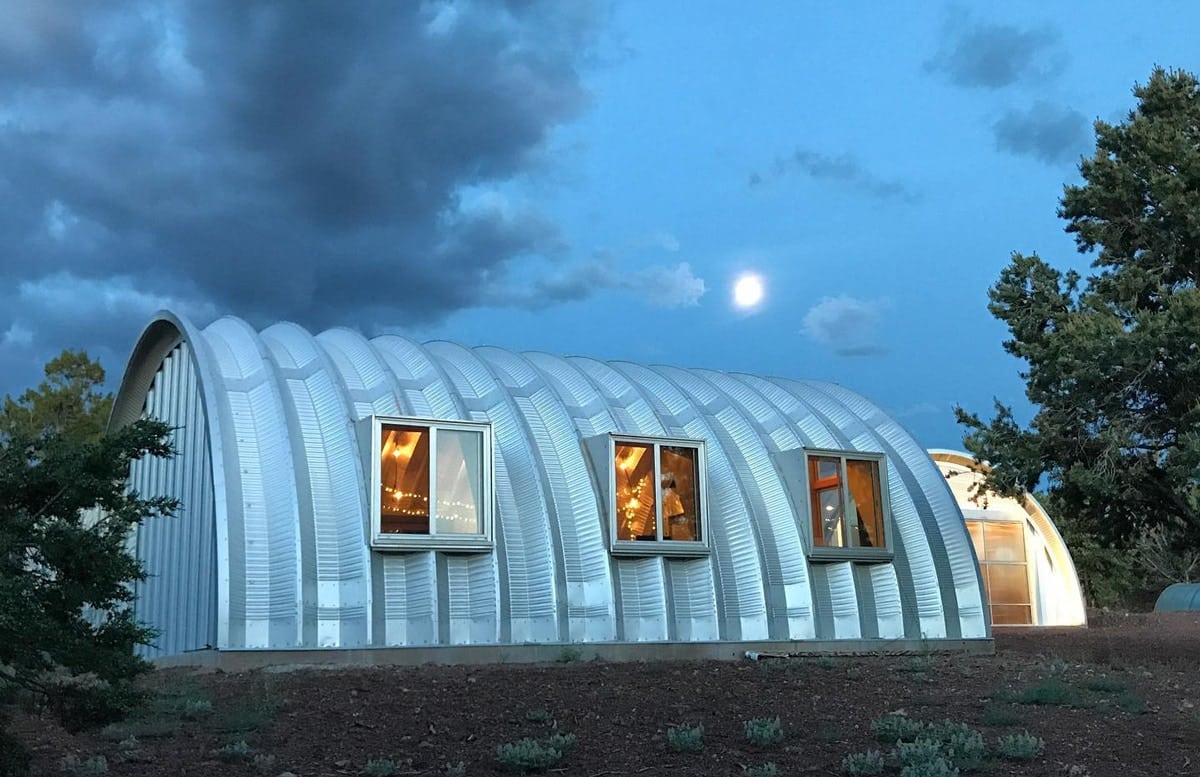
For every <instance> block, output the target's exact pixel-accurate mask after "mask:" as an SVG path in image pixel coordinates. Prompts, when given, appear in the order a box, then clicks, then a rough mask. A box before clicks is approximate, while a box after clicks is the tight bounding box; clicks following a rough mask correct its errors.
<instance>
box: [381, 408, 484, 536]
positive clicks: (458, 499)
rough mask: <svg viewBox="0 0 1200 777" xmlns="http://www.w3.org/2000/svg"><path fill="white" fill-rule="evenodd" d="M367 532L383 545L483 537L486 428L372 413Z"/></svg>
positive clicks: (476, 425)
mask: <svg viewBox="0 0 1200 777" xmlns="http://www.w3.org/2000/svg"><path fill="white" fill-rule="evenodd" d="M374 439H375V440H376V450H377V451H378V453H377V459H376V461H377V467H378V468H377V469H376V470H375V471H376V473H377V477H376V484H377V491H376V496H377V500H378V501H377V502H376V505H377V510H376V513H375V514H376V523H375V531H374V539H375V543H376V544H377V545H382V546H385V547H386V546H390V547H404V546H407V545H412V546H414V547H437V546H443V545H445V546H449V547H456V546H467V545H478V544H479V543H480V540H484V541H487V540H488V539H489V538H490V534H491V532H490V528H491V527H490V525H489V519H490V512H491V511H490V509H489V504H490V499H491V496H490V485H491V483H490V465H491V461H490V456H491V451H490V430H489V429H488V427H487V426H486V425H482V424H468V423H464V422H444V423H431V422H409V421H405V420H400V419H397V420H395V421H391V420H385V419H377V420H376V426H375V434H374Z"/></svg>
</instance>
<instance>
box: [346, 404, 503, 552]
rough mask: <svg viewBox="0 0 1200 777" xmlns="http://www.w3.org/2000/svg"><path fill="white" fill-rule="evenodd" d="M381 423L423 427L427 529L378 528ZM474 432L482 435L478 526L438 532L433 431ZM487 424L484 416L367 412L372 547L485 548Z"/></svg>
mask: <svg viewBox="0 0 1200 777" xmlns="http://www.w3.org/2000/svg"><path fill="white" fill-rule="evenodd" d="M385 426H408V427H417V428H423V429H427V430H428V431H429V503H430V513H429V533H427V534H399V533H393V532H384V531H383V505H382V502H383V497H382V490H383V487H382V486H383V484H382V479H383V466H382V461H381V459H380V455H381V454H380V452H381V451H382V449H383V428H384V427H385ZM439 429H441V430H446V431H459V432H476V433H479V434H481V435H482V438H483V439H482V444H481V446H480V455H481V457H482V459H483V460H482V462H481V463H480V464H481V466H480V479H481V480H482V483H481V484H480V492H479V493H480V497H479V502H480V504H479V511H480V523H481V529H482V531H481V532H480V533H478V534H438V533H437V532H436V527H437V514H436V512H435V510H436V502H437V433H438V430H439ZM492 451H493V431H492V424H491V423H490V422H487V421H460V420H447V419H434V418H416V417H412V416H390V415H386V416H384V415H374V416H371V434H370V449H369V455H370V457H371V466H370V473H371V474H370V481H369V483H368V484H367V488H368V491H369V492H370V500H371V516H370V521H371V526H370V535H371V547H372V548H373V549H375V550H394V551H416V550H441V551H450V552H455V551H457V552H462V553H482V552H487V551H490V550H491V549H492V547H493V546H494V528H495V508H494V504H495V491H494V488H493V484H494V482H495V458H494V456H493V453H492Z"/></svg>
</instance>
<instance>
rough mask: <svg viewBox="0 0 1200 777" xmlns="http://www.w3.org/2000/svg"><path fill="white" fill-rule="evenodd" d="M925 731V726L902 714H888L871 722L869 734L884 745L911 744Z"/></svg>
mask: <svg viewBox="0 0 1200 777" xmlns="http://www.w3.org/2000/svg"><path fill="white" fill-rule="evenodd" d="M924 731H925V724H924V723H922V722H921V721H919V720H913V719H912V718H910V717H908V715H906V714H905V713H904V712H889V713H888V714H886V715H884V716H883V717H882V718H876V719H875V720H872V721H871V733H872V734H874V735H875V739H877V740H879V741H880V742H882V743H883V744H885V745H890V744H894V743H896V742H912V741H913V740H915V739H916V738H917V737H919V736H921V734H922V733H923V732H924Z"/></svg>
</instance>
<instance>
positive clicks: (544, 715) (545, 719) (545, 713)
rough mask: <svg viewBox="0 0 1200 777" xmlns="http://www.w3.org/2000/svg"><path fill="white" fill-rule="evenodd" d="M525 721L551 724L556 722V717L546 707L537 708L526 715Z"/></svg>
mask: <svg viewBox="0 0 1200 777" xmlns="http://www.w3.org/2000/svg"><path fill="white" fill-rule="evenodd" d="M525 720H528V721H529V722H530V723H550V722H551V721H553V720H554V715H553V714H551V712H550V710H548V709H546V708H545V707H535V708H534V709H531V710H529V711H528V712H526V713H525Z"/></svg>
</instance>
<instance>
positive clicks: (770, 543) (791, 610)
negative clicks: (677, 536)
mask: <svg viewBox="0 0 1200 777" xmlns="http://www.w3.org/2000/svg"><path fill="white" fill-rule="evenodd" d="M652 369H653V370H654V371H655V372H657V373H658V374H659V375H662V376H663V378H665V379H666V380H668V381H670V382H671V383H672V384H673V385H674V386H675V387H676V388H677V389H679V390H680V391H681V392H683V393H685V394H687V395H689V396H690V397H691V398H692V401H693V402H694V403H695V406H696V409H697V411H698V412H700V413H701V414H703V415H704V416H706V417H707V418H708V419H710V420H709V425H710V427H711V428H712V429H713V430H714V431H716V433H717V438H718V439H719V440H720V441H721V446H720V447H721V448H722V450H724V451H728V456H729V458H730V462H731V463H732V465H733V468H732V470H733V474H734V477H736V478H737V479H738V482H739V484H740V487H741V490H742V492H743V493H744V494H745V495H746V497H747V500H748V502H749V504H750V506H751V512H750V515H751V518H752V519H753V520H755V521H756V524H757V529H758V530H757V531H756V532H755V537H756V539H757V540H758V542H759V554H760V557H761V558H762V560H763V565H764V568H765V571H766V581H767V585H768V587H769V589H773V591H774V593H775V598H776V602H775V604H774V606H773V608H772V609H774V611H775V613H774V615H773V616H772V618H771V622H772V626H773V628H772V631H773V634H772V636H773V637H774V638H776V639H812V638H814V637H816V636H818V634H817V628H816V623H815V620H814V611H813V594H812V584H811V581H810V579H809V574H808V564H807V561H806V558H805V551H804V547H803V545H802V543H801V540H800V528H799V526H798V525H797V523H796V519H795V513H794V511H793V509H792V506H791V503H790V502H789V500H788V498H787V494H786V493H785V490H784V485H783V481H782V478H780V477H779V472H778V470H776V468H775V465H774V463H773V462H772V461H771V456H770V451H769V449H768V448H767V446H766V445H765V444H764V442H763V440H764V439H769V437H767V436H766V435H764V434H763V431H762V428H761V425H756V423H755V421H754V420H752V418H751V417H750V416H749V414H748V412H747V411H746V410H745V408H744V407H743V406H742V405H740V404H739V402H738V401H737V399H736V398H735V397H733V396H731V395H730V394H729V393H728V392H726V391H723V390H722V388H721V386H720V385H719V383H718V381H716V380H714V379H713V378H712V376H710V375H706V374H704V373H702V372H699V371H696V372H690V371H687V370H681V369H678V368H673V367H654V368H652ZM702 389H707V390H708V391H709V392H711V396H710V397H708V398H705V397H703V396H701V395H700V391H701V390H702ZM706 400H707V401H706ZM716 405H723V407H716ZM855 631H857V630H855ZM830 636H834V635H830ZM846 636H847V637H854V638H857V637H858V636H859V634H857V633H854V634H852V635H851V634H847V635H846Z"/></svg>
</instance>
